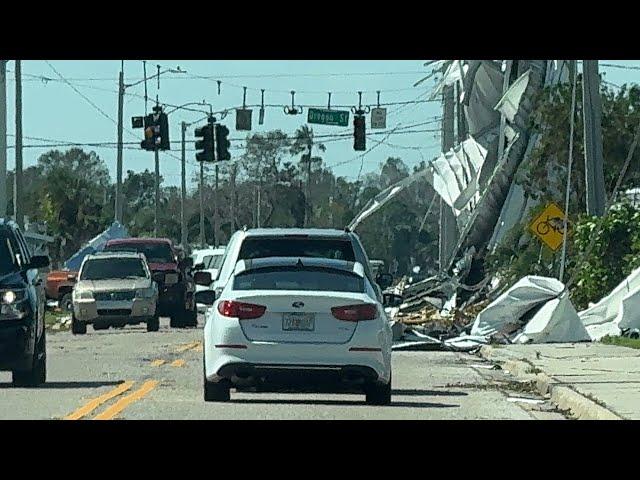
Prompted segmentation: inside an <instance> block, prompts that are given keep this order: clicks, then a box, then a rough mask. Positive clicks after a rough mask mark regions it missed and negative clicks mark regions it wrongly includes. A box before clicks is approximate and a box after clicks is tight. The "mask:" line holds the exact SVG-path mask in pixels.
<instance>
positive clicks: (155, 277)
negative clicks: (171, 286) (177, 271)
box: [151, 272, 164, 283]
mask: <svg viewBox="0 0 640 480" xmlns="http://www.w3.org/2000/svg"><path fill="white" fill-rule="evenodd" d="M151 280H153V281H154V282H156V283H162V282H164V273H162V272H156V273H154V274H153V275H151Z"/></svg>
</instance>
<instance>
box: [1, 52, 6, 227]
mask: <svg viewBox="0 0 640 480" xmlns="http://www.w3.org/2000/svg"><path fill="white" fill-rule="evenodd" d="M6 215H7V60H0V218H4V217H5V216H6Z"/></svg>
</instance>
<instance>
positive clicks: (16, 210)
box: [13, 60, 24, 229]
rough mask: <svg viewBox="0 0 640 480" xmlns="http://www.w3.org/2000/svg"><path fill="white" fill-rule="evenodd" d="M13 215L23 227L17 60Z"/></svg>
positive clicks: (18, 71) (20, 74)
mask: <svg viewBox="0 0 640 480" xmlns="http://www.w3.org/2000/svg"><path fill="white" fill-rule="evenodd" d="M13 215H14V218H15V221H16V223H17V224H18V226H19V227H20V228H21V229H22V228H23V227H24V225H23V223H24V218H23V216H22V215H23V213H22V65H21V61H20V60H16V171H15V175H14V185H13Z"/></svg>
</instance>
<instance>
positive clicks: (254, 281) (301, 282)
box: [233, 267, 364, 293]
mask: <svg viewBox="0 0 640 480" xmlns="http://www.w3.org/2000/svg"><path fill="white" fill-rule="evenodd" d="M233 289H234V290H304V291H318V292H353V293H362V292H363V291H364V279H363V278H361V277H359V276H357V275H356V274H354V273H350V272H347V271H343V270H334V269H329V268H318V267H305V268H300V267H269V268H261V269H259V270H250V271H248V272H243V273H240V274H238V275H236V277H235V279H234V281H233Z"/></svg>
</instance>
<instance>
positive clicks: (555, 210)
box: [529, 203, 564, 251]
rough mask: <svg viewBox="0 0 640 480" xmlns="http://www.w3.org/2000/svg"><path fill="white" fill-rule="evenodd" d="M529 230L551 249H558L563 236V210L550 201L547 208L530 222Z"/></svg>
mask: <svg viewBox="0 0 640 480" xmlns="http://www.w3.org/2000/svg"><path fill="white" fill-rule="evenodd" d="M529 230H530V231H531V233H533V234H534V235H535V236H536V237H538V238H539V239H540V240H541V241H543V242H544V243H545V244H546V245H547V246H548V247H549V248H550V249H551V250H553V251H556V250H558V248H560V246H561V245H562V239H563V238H564V212H563V211H562V210H561V209H560V207H558V206H557V205H556V204H555V203H550V204H549V205H547V208H545V209H544V211H543V212H542V213H541V214H540V215H538V217H536V219H535V220H534V221H533V222H531V224H530V225H529Z"/></svg>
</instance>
